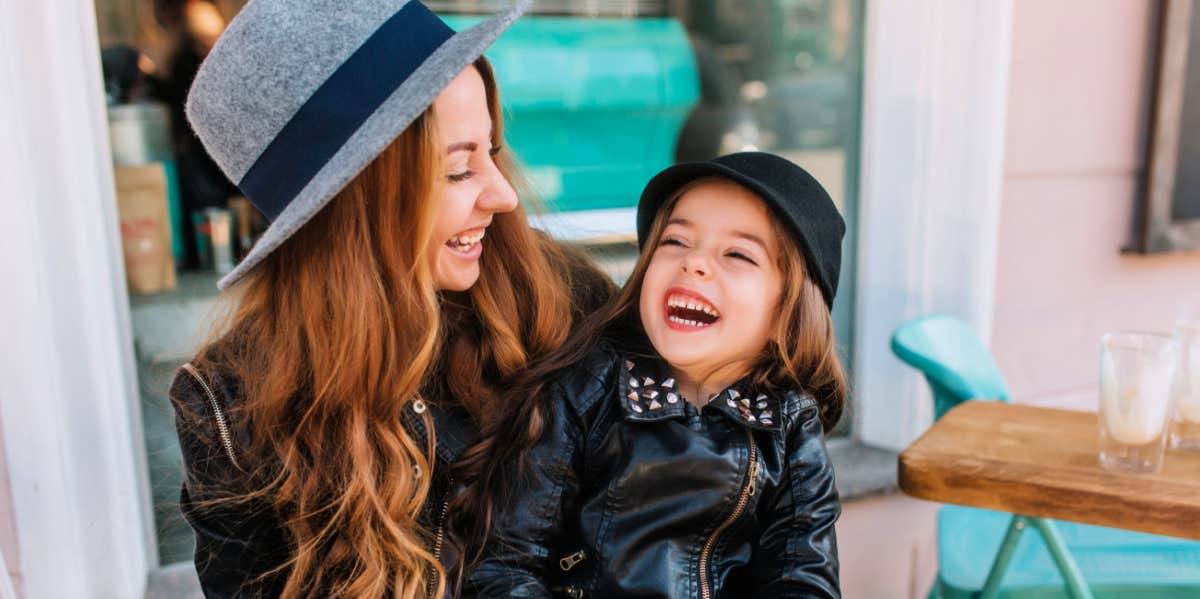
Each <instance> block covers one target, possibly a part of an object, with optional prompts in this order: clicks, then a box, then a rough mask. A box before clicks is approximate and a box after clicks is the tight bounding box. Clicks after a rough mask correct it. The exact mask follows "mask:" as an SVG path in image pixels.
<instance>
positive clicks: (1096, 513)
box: [899, 401, 1200, 540]
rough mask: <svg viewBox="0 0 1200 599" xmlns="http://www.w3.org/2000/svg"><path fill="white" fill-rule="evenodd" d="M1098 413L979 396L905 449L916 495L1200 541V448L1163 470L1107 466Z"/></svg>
mask: <svg viewBox="0 0 1200 599" xmlns="http://www.w3.org/2000/svg"><path fill="white" fill-rule="evenodd" d="M1097 445H1098V440H1097V421H1096V414H1095V413H1093V412H1075V411H1069V410H1055V409H1049V408H1038V407H1033V406H1026V405H1019V404H1006V403H1000V402H994V401H969V402H965V403H963V404H962V405H959V406H958V407H956V408H954V409H953V410H951V411H949V412H947V413H946V415H945V416H943V417H942V418H941V420H939V421H938V422H936V423H935V424H934V426H933V427H932V428H930V429H929V430H928V431H926V432H925V434H924V435H922V436H921V438H920V439H917V440H916V441H915V442H914V443H913V444H912V445H910V446H909V447H908V449H906V450H904V452H903V453H901V454H900V459H899V482H900V488H901V489H903V490H904V492H905V493H907V494H909V495H912V496H913V497H919V498H921V499H928V500H930V501H938V502H942V503H954V504H958V505H967V506H974V507H981V508H987V509H993V510H1000V511H1005V512H1011V513H1016V514H1024V515H1027V516H1041V517H1046V518H1054V519H1058V520H1070V521H1074V522H1083V523H1085V524H1098V525H1102V526H1110V527H1115V528H1124V529H1128V530H1138V531H1143V532H1150V533H1155V534H1161V535H1168V536H1174V537H1183V538H1188V539H1196V540H1200V452H1183V451H1175V450H1171V449H1167V452H1166V455H1165V456H1164V457H1163V464H1162V468H1161V470H1160V471H1159V472H1157V473H1150V474H1124V473H1117V472H1109V471H1107V470H1103V469H1101V468H1100V465H1099V462H1098V457H1097V456H1098V452H1097Z"/></svg>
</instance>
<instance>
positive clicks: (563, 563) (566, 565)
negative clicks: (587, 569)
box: [558, 549, 587, 572]
mask: <svg viewBox="0 0 1200 599" xmlns="http://www.w3.org/2000/svg"><path fill="white" fill-rule="evenodd" d="M586 557H587V553H584V551H583V550H582V549H580V550H579V551H576V552H575V553H572V554H571V555H568V556H567V557H564V558H562V559H560V560H558V567H559V568H561V569H562V571H563V572H570V571H571V568H574V567H575V566H577V565H579V562H581V561H583V560H584V558H586Z"/></svg>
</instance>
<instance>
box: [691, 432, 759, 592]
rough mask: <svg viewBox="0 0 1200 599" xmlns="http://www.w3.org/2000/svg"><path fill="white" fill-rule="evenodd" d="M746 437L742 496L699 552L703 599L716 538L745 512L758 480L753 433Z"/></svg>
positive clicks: (708, 583) (708, 588) (709, 589)
mask: <svg viewBox="0 0 1200 599" xmlns="http://www.w3.org/2000/svg"><path fill="white" fill-rule="evenodd" d="M746 437H747V438H749V439H750V463H749V464H747V465H746V482H745V484H744V485H743V486H742V494H741V496H740V497H738V502H737V505H735V506H734V507H733V512H732V513H730V514H729V517H728V518H726V519H725V521H724V522H722V523H721V525H720V526H718V527H717V529H716V530H714V531H713V533H712V535H710V536H709V537H708V541H707V542H705V543H704V548H703V549H701V550H700V596H701V597H702V598H703V599H712V582H711V581H710V580H709V579H708V560H709V558H710V557H712V550H713V547H714V546H715V545H716V544H717V537H719V536H721V533H723V532H725V529H727V528H729V527H730V526H731V525H733V523H734V522H736V521H737V519H738V518H740V517H741V515H742V512H743V511H745V510H746V505H747V504H749V503H750V498H751V497H753V496H754V490H755V486H756V482H757V480H758V447H757V446H756V445H755V443H754V431H752V430H750V429H746Z"/></svg>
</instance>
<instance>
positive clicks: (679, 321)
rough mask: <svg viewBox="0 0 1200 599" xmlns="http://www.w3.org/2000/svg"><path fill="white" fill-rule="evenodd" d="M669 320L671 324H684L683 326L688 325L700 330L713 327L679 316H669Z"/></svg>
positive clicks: (710, 324) (709, 324)
mask: <svg viewBox="0 0 1200 599" xmlns="http://www.w3.org/2000/svg"><path fill="white" fill-rule="evenodd" d="M667 320H670V321H671V322H673V323H675V324H683V325H687V326H689V327H696V328H698V329H703V328H705V327H709V326H712V323H707V322H697V321H695V320H685V319H682V318H680V317H678V316H668V317H667Z"/></svg>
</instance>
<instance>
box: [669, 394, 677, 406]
mask: <svg viewBox="0 0 1200 599" xmlns="http://www.w3.org/2000/svg"><path fill="white" fill-rule="evenodd" d="M667 403H670V404H676V403H679V396H678V395H675V394H674V393H668V394H667Z"/></svg>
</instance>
